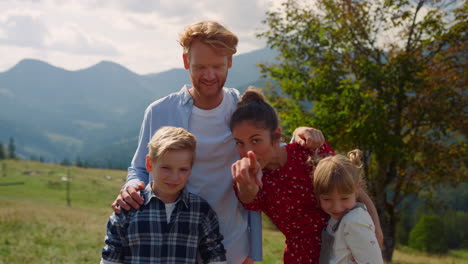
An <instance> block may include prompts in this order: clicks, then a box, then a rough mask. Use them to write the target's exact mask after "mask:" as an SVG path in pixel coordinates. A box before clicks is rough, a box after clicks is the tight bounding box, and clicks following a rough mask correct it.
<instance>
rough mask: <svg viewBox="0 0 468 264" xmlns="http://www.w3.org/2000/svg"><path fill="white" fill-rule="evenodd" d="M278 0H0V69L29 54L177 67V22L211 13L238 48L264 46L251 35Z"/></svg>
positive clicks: (84, 62) (71, 65) (86, 62)
mask: <svg viewBox="0 0 468 264" xmlns="http://www.w3.org/2000/svg"><path fill="white" fill-rule="evenodd" d="M280 2H281V1H280V0H227V1H219V0H198V1H193V0H159V1H157V0H0V10H2V12H0V57H1V59H0V72H2V71H6V70H8V69H9V68H11V67H13V66H14V65H15V64H16V63H18V62H19V61H20V60H21V59H24V58H34V59H40V60H43V61H46V62H48V63H50V64H52V65H54V66H58V67H62V68H65V69H67V70H77V69H82V68H86V67H89V66H92V65H94V64H96V63H98V62H100V61H102V60H109V61H113V62H117V63H119V64H122V65H124V66H125V67H127V68H129V69H130V70H132V71H134V72H136V73H139V74H145V73H155V72H160V71H164V70H168V69H171V68H181V67H182V59H181V58H182V56H181V48H180V46H179V44H178V43H177V37H178V34H179V32H180V31H182V30H183V28H184V26H185V25H188V24H191V23H193V22H196V21H198V20H205V19H209V20H217V21H219V22H221V23H222V24H224V25H226V26H227V27H228V28H229V29H230V30H231V31H233V32H234V33H236V34H237V35H238V37H239V39H240V42H239V46H238V54H241V53H245V52H248V51H252V50H255V49H260V48H263V47H265V41H264V40H260V39H257V38H256V37H255V34H256V33H258V32H260V29H261V28H262V27H263V25H262V24H261V21H262V20H263V19H264V18H265V12H266V11H267V10H269V9H271V8H276V7H277V6H278V5H279V3H280Z"/></svg>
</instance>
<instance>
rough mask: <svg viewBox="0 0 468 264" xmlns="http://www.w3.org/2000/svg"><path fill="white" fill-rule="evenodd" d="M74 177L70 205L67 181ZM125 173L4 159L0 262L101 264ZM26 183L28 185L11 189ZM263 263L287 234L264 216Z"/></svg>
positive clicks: (400, 254)
mask: <svg viewBox="0 0 468 264" xmlns="http://www.w3.org/2000/svg"><path fill="white" fill-rule="evenodd" d="M68 175H70V177H71V181H70V201H71V206H67V199H66V184H67V182H66V181H63V179H65V178H67V177H68ZM125 176H126V172H125V171H118V170H104V169H84V168H77V167H65V166H59V165H53V164H47V163H39V162H30V161H11V160H7V161H0V207H1V210H0V234H2V235H1V236H0V264H16V263H18V264H19V263H28V264H36V263H37V264H39V263H41V264H43V263H57V264H58V263H99V260H100V252H101V248H102V247H103V246H104V243H103V240H104V235H105V226H106V222H107V219H108V217H109V215H110V214H111V212H112V211H111V208H110V204H111V202H112V201H113V200H114V199H115V196H116V195H117V192H118V190H119V188H120V187H121V186H122V185H123V183H124V179H125ZM14 182H20V183H23V184H18V185H6V184H7V183H14ZM263 222H264V224H263V229H264V230H263V242H264V244H263V253H264V261H262V262H259V263H262V264H276V263H282V262H283V261H282V255H283V250H284V236H283V235H282V234H281V233H280V232H278V231H277V230H276V228H275V227H274V225H273V224H271V222H270V221H269V220H268V218H267V217H266V216H264V217H263ZM392 263H394V264H397V263H398V264H420V263H424V264H432V263H438V264H439V263H440V264H468V250H459V251H451V252H450V253H449V254H448V255H446V256H436V255H427V254H423V253H419V252H415V251H412V250H410V249H407V248H401V249H397V250H396V251H395V254H394V261H393V262H392Z"/></svg>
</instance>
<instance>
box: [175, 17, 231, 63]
mask: <svg viewBox="0 0 468 264" xmlns="http://www.w3.org/2000/svg"><path fill="white" fill-rule="evenodd" d="M194 40H200V41H201V42H203V43H205V44H208V45H210V46H211V47H212V48H213V49H215V50H216V52H217V53H219V54H221V55H225V56H232V55H234V54H235V53H236V52H237V49H236V47H237V43H238V42H239V39H238V38H237V36H236V35H234V33H232V32H231V31H229V30H228V29H226V28H225V27H224V26H223V25H221V24H220V23H218V22H216V21H200V22H197V23H194V24H191V25H189V26H187V27H186V28H185V30H184V31H183V32H181V33H180V36H179V43H180V45H181V46H182V48H183V49H184V54H190V47H191V45H192V42H193V41H194Z"/></svg>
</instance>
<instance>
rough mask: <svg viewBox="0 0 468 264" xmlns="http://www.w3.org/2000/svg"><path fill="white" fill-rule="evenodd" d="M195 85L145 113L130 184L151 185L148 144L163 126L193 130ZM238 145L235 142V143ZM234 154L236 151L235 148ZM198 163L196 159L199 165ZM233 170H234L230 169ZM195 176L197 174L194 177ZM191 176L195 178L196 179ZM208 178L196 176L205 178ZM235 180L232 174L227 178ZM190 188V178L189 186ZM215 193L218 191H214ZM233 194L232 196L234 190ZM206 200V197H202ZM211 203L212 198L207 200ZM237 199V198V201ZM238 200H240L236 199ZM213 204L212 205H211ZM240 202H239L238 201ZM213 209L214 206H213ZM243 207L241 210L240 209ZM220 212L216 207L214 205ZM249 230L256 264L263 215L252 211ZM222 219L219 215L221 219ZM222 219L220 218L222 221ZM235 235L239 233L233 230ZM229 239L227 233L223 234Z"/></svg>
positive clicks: (229, 90)
mask: <svg viewBox="0 0 468 264" xmlns="http://www.w3.org/2000/svg"><path fill="white" fill-rule="evenodd" d="M190 88H191V86H189V85H185V86H184V87H182V89H181V90H180V91H179V92H177V93H172V94H170V95H168V96H166V97H163V98H161V99H159V100H157V101H155V102H153V103H152V104H150V105H149V106H148V107H147V109H146V111H145V114H144V119H143V123H142V125H141V130H140V136H139V141H138V147H137V149H136V152H135V155H134V156H133V160H132V164H131V167H129V168H128V176H127V184H126V185H129V184H138V182H139V181H144V182H145V184H148V183H149V182H150V181H151V177H150V176H149V174H148V172H147V171H146V165H145V157H146V155H147V154H148V147H147V145H148V142H149V141H150V139H151V137H152V135H153V134H154V133H155V132H156V131H157V130H158V129H159V128H161V127H163V126H176V127H182V128H184V129H187V130H189V121H190V116H191V113H192V108H193V98H192V96H191V95H190V93H189V92H188V89H190ZM223 89H224V93H225V94H224V95H225V96H233V98H234V102H235V103H237V101H238V99H239V91H237V90H236V89H232V88H223ZM233 144H234V142H233ZM233 151H235V149H234V148H233ZM196 162H197V160H195V163H196ZM229 171H230V170H229ZM192 176H193V174H192ZM192 176H191V177H192ZM201 176H206V175H196V177H201ZM226 177H229V178H231V175H226ZM188 187H189V188H190V179H189V185H188ZM213 191H215V190H213ZM230 191H232V195H235V194H234V191H233V190H232V188H230ZM202 197H203V196H202ZM203 198H205V199H206V200H208V202H210V199H209V197H203ZM236 199H237V198H236ZM236 201H237V200H236ZM210 203H211V202H210ZM237 203H238V202H237ZM212 206H213V205H212ZM239 208H241V209H239ZM213 209H215V211H216V206H213ZM232 210H244V209H243V208H242V205H240V204H238V207H237V208H233V209H232ZM247 214H248V220H249V230H250V253H249V254H250V257H251V258H253V259H254V260H255V261H261V260H262V225H261V215H260V213H259V212H253V211H248V213H247ZM218 217H219V216H218ZM221 218H222V217H220V219H221ZM229 231H230V232H235V230H229ZM223 235H224V236H225V237H227V235H226V234H223Z"/></svg>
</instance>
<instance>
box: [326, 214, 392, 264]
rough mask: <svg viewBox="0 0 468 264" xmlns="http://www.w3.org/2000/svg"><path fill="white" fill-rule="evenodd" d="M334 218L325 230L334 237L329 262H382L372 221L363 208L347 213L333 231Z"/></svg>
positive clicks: (381, 263) (364, 263)
mask: <svg viewBox="0 0 468 264" xmlns="http://www.w3.org/2000/svg"><path fill="white" fill-rule="evenodd" d="M336 222H337V221H336V220H335V219H333V218H330V220H329V221H328V225H327V232H328V233H329V234H331V235H333V236H334V237H335V241H334V244H333V250H331V256H330V262H329V263H330V264H348V263H363V264H366V263H371V264H383V263H384V262H383V259H382V252H381V250H380V247H379V243H378V241H377V238H376V236H375V226H374V222H372V219H371V217H370V215H369V213H368V212H367V211H366V210H365V209H363V208H359V207H358V208H355V209H353V210H351V211H350V212H349V213H347V214H346V215H345V216H344V217H343V219H342V220H341V223H340V224H339V226H338V229H337V230H336V232H335V233H333V231H332V228H333V226H334V225H335V224H336Z"/></svg>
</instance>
